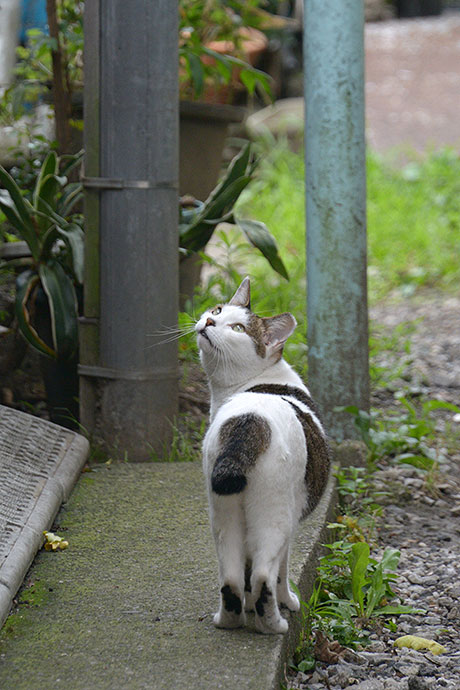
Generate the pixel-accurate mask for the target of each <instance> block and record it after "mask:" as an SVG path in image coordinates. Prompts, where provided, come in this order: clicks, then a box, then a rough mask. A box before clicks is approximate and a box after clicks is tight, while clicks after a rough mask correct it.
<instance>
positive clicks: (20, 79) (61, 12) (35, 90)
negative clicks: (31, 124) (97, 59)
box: [0, 0, 84, 124]
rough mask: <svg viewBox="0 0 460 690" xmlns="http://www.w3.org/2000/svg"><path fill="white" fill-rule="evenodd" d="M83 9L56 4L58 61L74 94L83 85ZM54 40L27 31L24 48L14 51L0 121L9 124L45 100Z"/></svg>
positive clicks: (66, 0) (63, 0)
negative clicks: (12, 73)
mask: <svg viewBox="0 0 460 690" xmlns="http://www.w3.org/2000/svg"><path fill="white" fill-rule="evenodd" d="M83 7H84V2H83V1H82V0H77V1H75V0H60V2H58V3H57V13H58V25H59V42H60V46H59V47H60V50H61V59H62V61H63V64H64V69H65V79H66V88H67V89H68V90H69V93H72V92H75V91H76V89H78V88H81V87H82V84H83ZM56 48H57V46H56V41H55V40H54V39H53V38H51V37H50V36H49V35H48V34H47V33H44V32H43V31H41V30H40V29H31V30H30V31H28V32H27V45H26V46H19V47H18V48H17V57H18V60H17V64H16V68H15V81H14V83H13V85H12V86H11V87H10V88H9V89H7V91H6V93H5V95H4V97H3V99H2V100H1V101H0V122H4V123H5V124H9V123H10V121H11V119H13V120H14V119H17V118H19V117H21V116H22V115H24V114H26V113H27V112H29V110H30V107H31V106H34V105H35V104H36V103H37V102H38V101H39V100H41V99H42V98H44V97H47V96H48V94H49V92H50V84H51V80H52V61H51V53H52V51H53V50H56Z"/></svg>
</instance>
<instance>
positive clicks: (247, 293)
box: [229, 276, 251, 309]
mask: <svg viewBox="0 0 460 690" xmlns="http://www.w3.org/2000/svg"><path fill="white" fill-rule="evenodd" d="M229 304H233V306H235V307H244V308H246V309H250V308H251V285H250V281H249V278H248V276H246V278H245V279H244V280H243V282H242V283H241V285H240V287H239V288H238V290H237V291H236V292H235V294H234V295H233V297H232V299H231V300H230V302H229Z"/></svg>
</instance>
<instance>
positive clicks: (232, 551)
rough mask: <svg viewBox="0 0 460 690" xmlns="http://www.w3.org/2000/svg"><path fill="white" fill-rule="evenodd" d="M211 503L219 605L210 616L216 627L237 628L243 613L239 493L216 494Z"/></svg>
mask: <svg viewBox="0 0 460 690" xmlns="http://www.w3.org/2000/svg"><path fill="white" fill-rule="evenodd" d="M213 503H214V505H213V520H212V524H213V534H214V540H215V544H216V550H217V557H218V561H219V585H220V606H219V610H218V612H217V613H216V614H215V615H214V625H215V626H216V627H218V628H239V627H241V626H243V625H244V624H245V622H246V616H245V612H244V569H245V546H244V517H243V511H242V508H241V498H240V497H239V496H219V497H218V498H217V499H216V500H215V501H214V502H213Z"/></svg>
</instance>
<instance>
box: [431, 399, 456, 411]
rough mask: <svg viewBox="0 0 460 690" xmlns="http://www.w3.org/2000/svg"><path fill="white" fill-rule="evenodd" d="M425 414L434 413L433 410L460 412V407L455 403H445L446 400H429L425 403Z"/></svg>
mask: <svg viewBox="0 0 460 690" xmlns="http://www.w3.org/2000/svg"><path fill="white" fill-rule="evenodd" d="M423 409H424V411H425V412H432V410H450V411H451V412H457V413H459V412H460V407H458V406H457V405H454V404H453V403H449V402H445V401H444V400H429V401H428V402H426V403H423Z"/></svg>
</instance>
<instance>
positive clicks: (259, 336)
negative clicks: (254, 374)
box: [246, 312, 267, 359]
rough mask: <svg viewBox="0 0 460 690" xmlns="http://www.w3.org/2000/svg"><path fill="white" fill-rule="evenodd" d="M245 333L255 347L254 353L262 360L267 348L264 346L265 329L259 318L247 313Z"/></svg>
mask: <svg viewBox="0 0 460 690" xmlns="http://www.w3.org/2000/svg"><path fill="white" fill-rule="evenodd" d="M246 333H247V334H248V335H249V337H250V338H252V340H253V342H254V345H255V346H256V352H257V354H258V355H259V357H262V359H264V357H265V354H266V351H267V348H266V346H265V329H264V323H263V320H262V319H261V318H259V317H258V316H256V315H255V314H253V313H252V312H249V313H248V322H247V324H246Z"/></svg>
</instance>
